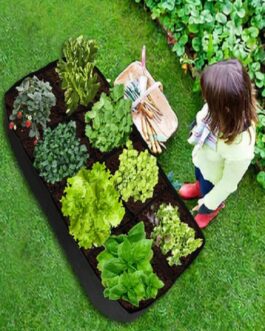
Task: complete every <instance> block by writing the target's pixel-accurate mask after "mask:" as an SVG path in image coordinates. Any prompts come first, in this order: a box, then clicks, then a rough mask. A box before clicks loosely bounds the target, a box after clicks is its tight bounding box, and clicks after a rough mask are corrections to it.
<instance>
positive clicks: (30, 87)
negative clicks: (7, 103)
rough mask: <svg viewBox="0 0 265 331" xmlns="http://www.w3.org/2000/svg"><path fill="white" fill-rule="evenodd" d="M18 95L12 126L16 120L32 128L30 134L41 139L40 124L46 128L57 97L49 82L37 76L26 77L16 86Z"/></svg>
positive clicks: (14, 106)
mask: <svg viewBox="0 0 265 331" xmlns="http://www.w3.org/2000/svg"><path fill="white" fill-rule="evenodd" d="M16 89H17V91H18V96H17V97H16V99H15V102H14V105H13V110H12V114H11V115H10V120H11V121H12V122H11V123H12V125H11V126H12V127H14V125H15V122H16V123H21V125H22V127H27V128H30V130H29V136H30V137H36V138H37V139H39V136H40V133H39V130H38V125H40V126H41V127H42V128H43V129H45V128H46V125H47V122H48V121H49V116H50V113H51V107H53V106H55V103H56V99H55V96H54V94H53V93H52V87H51V85H50V84H49V83H48V82H44V81H42V80H39V79H38V78H37V77H36V76H33V77H28V78H25V79H24V80H23V81H22V83H21V84H20V85H19V86H18V87H17V88H16Z"/></svg>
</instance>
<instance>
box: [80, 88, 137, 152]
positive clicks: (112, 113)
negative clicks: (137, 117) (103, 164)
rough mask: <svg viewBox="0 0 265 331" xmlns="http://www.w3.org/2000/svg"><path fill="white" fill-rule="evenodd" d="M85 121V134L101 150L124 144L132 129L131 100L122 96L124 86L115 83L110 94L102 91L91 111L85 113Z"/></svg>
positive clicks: (104, 150)
mask: <svg viewBox="0 0 265 331" xmlns="http://www.w3.org/2000/svg"><path fill="white" fill-rule="evenodd" d="M91 120H92V123H91V124H90V121H91ZM86 122H87V123H89V124H88V125H87V126H86V135H87V137H88V138H89V140H90V141H91V144H92V146H94V147H96V148H98V149H99V150H100V151H101V152H108V151H111V150H112V149H113V148H115V147H119V146H121V145H123V144H125V143H126V141H127V140H128V138H129V135H130V133H131V131H132V115H131V101H130V100H128V99H125V98H124V86H123V85H116V86H115V87H114V88H113V89H111V91H110V96H107V95H106V94H105V93H102V94H101V97H100V100H99V101H98V102H97V103H96V104H95V105H94V106H93V108H92V111H88V112H87V113H86Z"/></svg>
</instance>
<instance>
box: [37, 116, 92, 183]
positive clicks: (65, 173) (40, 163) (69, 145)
mask: <svg viewBox="0 0 265 331" xmlns="http://www.w3.org/2000/svg"><path fill="white" fill-rule="evenodd" d="M88 156H89V155H88V152H87V148H86V146H85V145H81V144H80V142H79V140H78V139H77V137H76V124H75V122H73V121H71V122H69V123H66V124H59V125H58V126H57V127H56V128H55V129H53V130H52V129H51V128H48V129H46V130H44V133H43V140H41V141H40V142H39V143H38V144H37V146H36V147H35V150H34V157H35V160H34V167H35V168H37V169H38V170H39V172H40V176H41V177H43V178H44V179H45V180H46V181H47V182H48V183H52V184H53V183H55V182H58V181H60V180H62V179H63V178H66V177H69V176H73V175H74V174H75V173H76V172H77V171H78V170H79V169H80V168H81V167H82V166H83V165H84V164H85V163H86V161H87V159H88Z"/></svg>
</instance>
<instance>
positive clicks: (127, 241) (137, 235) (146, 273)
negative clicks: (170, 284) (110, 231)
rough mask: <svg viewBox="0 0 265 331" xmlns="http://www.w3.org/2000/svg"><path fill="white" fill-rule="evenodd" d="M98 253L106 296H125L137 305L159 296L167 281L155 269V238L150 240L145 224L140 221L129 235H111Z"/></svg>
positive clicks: (113, 298) (119, 297)
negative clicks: (152, 261)
mask: <svg viewBox="0 0 265 331" xmlns="http://www.w3.org/2000/svg"><path fill="white" fill-rule="evenodd" d="M104 247H105V250H104V251H103V252H101V253H100V254H99V255H98V256H97V260H98V262H99V263H98V269H99V270H100V271H101V279H102V284H103V285H104V287H105V290H104V296H105V297H107V298H109V299H110V300H118V299H123V300H126V301H128V302H130V303H131V304H132V305H134V306H139V302H140V301H141V300H147V299H151V298H155V297H156V296H157V293H158V290H159V289H160V288H162V287H163V286H164V283H163V282H162V281H161V280H160V279H159V278H158V276H157V275H156V274H155V273H154V272H153V268H152V265H151V260H152V257H153V251H152V240H150V239H146V234H145V231H144V224H143V222H140V223H138V224H136V225H135V226H134V227H133V228H132V229H131V230H130V231H129V232H128V235H124V234H122V235H119V236H111V237H110V238H109V239H108V240H107V241H106V243H105V244H104Z"/></svg>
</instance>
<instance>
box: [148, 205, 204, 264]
mask: <svg viewBox="0 0 265 331" xmlns="http://www.w3.org/2000/svg"><path fill="white" fill-rule="evenodd" d="M155 221H156V223H157V224H158V225H157V226H155V228H154V230H153V232H152V238H153V239H154V242H155V244H156V245H157V246H160V248H161V251H162V253H163V254H164V255H166V254H168V253H170V256H168V257H167V261H168V264H169V265H170V266H173V265H180V264H181V261H180V259H181V257H185V256H187V255H189V254H191V253H192V252H194V251H195V250H196V249H197V248H199V247H200V246H201V245H202V239H195V231H194V230H193V229H192V228H190V227H189V226H188V225H187V224H185V223H183V222H181V221H180V219H179V214H178V209H177V207H173V206H172V205H171V204H169V205H166V204H162V205H161V206H160V207H159V209H158V211H157V212H156V215H155Z"/></svg>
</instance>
